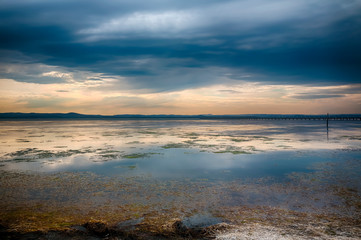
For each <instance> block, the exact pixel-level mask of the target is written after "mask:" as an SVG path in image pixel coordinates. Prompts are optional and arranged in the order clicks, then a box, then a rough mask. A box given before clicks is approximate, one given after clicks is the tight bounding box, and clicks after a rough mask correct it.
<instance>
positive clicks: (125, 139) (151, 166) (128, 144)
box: [0, 120, 361, 229]
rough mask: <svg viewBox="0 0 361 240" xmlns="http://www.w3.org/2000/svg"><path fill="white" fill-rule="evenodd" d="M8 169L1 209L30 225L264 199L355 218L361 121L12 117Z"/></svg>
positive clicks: (222, 211) (1, 148) (1, 141)
mask: <svg viewBox="0 0 361 240" xmlns="http://www.w3.org/2000/svg"><path fill="white" fill-rule="evenodd" d="M0 171H1V178H0V193H1V195H0V196H1V199H0V200H1V203H0V207H1V209H2V210H1V211H2V215H3V217H2V219H0V220H1V221H2V222H6V221H10V220H11V221H13V220H14V219H16V221H15V222H16V224H17V225H16V224H15V223H14V224H15V225H14V226H12V227H19V228H26V227H25V226H27V227H28V228H31V227H33V228H34V229H38V228H39V226H42V227H43V228H46V226H48V225H49V224H50V227H53V228H54V227H55V228H56V227H58V226H59V224H60V222H64V221H65V222H66V223H67V224H69V225H72V224H76V223H81V221H82V219H90V218H97V219H103V220H104V221H113V222H121V221H124V220H129V219H138V220H139V222H142V221H143V222H147V221H148V223H149V222H153V223H154V222H156V221H160V222H162V221H165V219H169V218H171V217H181V218H182V217H183V218H184V217H189V218H190V219H193V218H196V219H198V218H197V217H195V216H196V215H195V214H198V215H199V214H203V215H204V216H213V217H215V218H216V219H224V220H225V221H231V222H234V221H241V220H242V221H244V220H245V219H247V216H235V214H234V212H237V211H238V212H239V211H243V212H247V214H250V211H251V210H252V212H253V213H254V209H258V210H259V209H260V208H267V209H270V208H272V209H280V210H282V211H292V212H302V213H319V214H336V215H338V216H343V217H349V218H353V217H355V214H356V215H357V214H359V213H360V212H361V201H360V193H361V181H360V180H361V122H358V121H344V122H342V121H331V122H330V123H329V128H328V129H327V128H326V122H324V121H309V120H277V121H272V120H263V121H262V120H119V121H2V122H0ZM24 209H26V210H24ZM49 212H52V215H49ZM44 214H48V215H46V216H47V217H44ZM0 215H1V214H0ZM198 215H197V216H198ZM203 215H201V216H203ZM34 216H35V217H34ZM257 216H258V218H259V219H261V218H263V217H262V216H259V215H257ZM357 216H358V215H357ZM156 217H158V218H156ZM252 218H255V216H254V215H252ZM64 219H66V220H64ZM160 219H162V220H160ZM207 219H208V220H209V217H207ZM208 220H207V221H208ZM45 222H48V223H46V224H45ZM49 222H50V223H49ZM47 224H48V225H47ZM51 224H52V225H51ZM62 224H64V223H62ZM159 224H160V223H159ZM10 225H11V224H10ZM65 225H66V224H65ZM65 225H64V226H65ZM29 226H31V227H29Z"/></svg>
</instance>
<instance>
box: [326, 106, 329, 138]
mask: <svg viewBox="0 0 361 240" xmlns="http://www.w3.org/2000/svg"><path fill="white" fill-rule="evenodd" d="M328 117H329V115H328V113H327V118H326V129H327V141H328Z"/></svg>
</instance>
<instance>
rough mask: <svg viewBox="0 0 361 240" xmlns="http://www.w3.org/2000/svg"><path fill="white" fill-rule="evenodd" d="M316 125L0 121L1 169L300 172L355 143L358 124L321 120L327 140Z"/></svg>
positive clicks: (356, 146)
mask: <svg viewBox="0 0 361 240" xmlns="http://www.w3.org/2000/svg"><path fill="white" fill-rule="evenodd" d="M323 124H324V123H323V122H319V121H304V120H303V121H255V120H253V121H245V120H158V121H156V120H148V121H145V120H140V121H44V122H41V123H39V122H31V121H29V122H1V126H0V135H1V136H2V141H1V145H0V146H1V148H0V154H1V168H2V169H5V170H21V171H27V170H30V171H36V172H53V171H93V172H101V173H102V174H109V175H111V174H119V173H121V174H128V175H134V174H151V175H154V176H159V177H165V176H174V177H175V176H188V175H189V176H192V175H193V176H194V175H197V176H198V175H204V176H206V177H209V176H208V175H210V176H212V174H213V173H214V172H215V171H224V173H227V174H228V175H233V176H235V175H237V174H240V175H252V174H255V173H258V172H260V170H261V169H262V174H267V173H268V174H271V175H274V172H275V171H276V170H275V169H277V171H279V172H280V174H281V173H282V174H283V173H284V172H292V171H299V170H300V169H302V170H305V169H306V168H307V166H308V165H307V164H310V161H309V160H308V159H313V161H323V158H324V157H323V156H318V155H319V153H318V152H319V151H320V150H330V151H333V150H335V149H346V150H347V149H360V139H361V137H360V128H361V124H360V123H359V122H332V133H329V127H328V121H327V122H326V130H327V141H325V140H324V138H323V136H324V135H323V134H324V130H323V129H324V125H323ZM300 151H301V152H303V154H299V152H300ZM309 151H313V152H312V154H313V155H314V156H315V157H312V156H311V155H312V154H310V153H309ZM305 153H307V154H305ZM300 156H301V157H300ZM326 159H329V158H327V157H326ZM300 162H302V167H300V165H299V163H300ZM311 162H312V161H311ZM272 164H273V165H272ZM285 164H286V165H287V167H285V166H286V165H285ZM275 166H278V167H275ZM280 169H283V170H282V171H281V170H280ZM202 173H209V174H202ZM227 174H224V175H227Z"/></svg>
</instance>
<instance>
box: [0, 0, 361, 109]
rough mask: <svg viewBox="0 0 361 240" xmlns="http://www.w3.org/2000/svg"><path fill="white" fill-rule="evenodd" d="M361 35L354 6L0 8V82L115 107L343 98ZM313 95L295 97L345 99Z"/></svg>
mask: <svg viewBox="0 0 361 240" xmlns="http://www.w3.org/2000/svg"><path fill="white" fill-rule="evenodd" d="M360 26H361V2H360V1H358V0H348V1H344V0H307V1H286V0H272V1H269V0H242V1H240V0H237V1H235V0H225V1H216V0H195V1H178V0H177V1H176V0H148V1H144V0H132V1H115V0H104V1H95V0H87V1H85V0H80V1H60V0H54V1H45V0H34V1H26V0H13V1H5V2H4V1H3V2H1V3H0V81H2V83H1V84H2V85H4V84H5V82H8V80H13V81H16V82H24V83H29V84H31V83H34V84H45V85H51V84H60V85H59V86H61V85H63V86H69V85H73V86H74V87H76V86H80V85H82V86H86V87H87V88H88V89H91V90H92V91H93V90H94V91H95V90H96V91H101V92H103V93H104V94H105V95H107V94H110V93H111V96H109V97H110V99H113V100H109V99H108V98H104V101H110V102H112V101H113V102H114V101H117V100H115V99H116V98H114V97H119V98H120V99H121V100H119V101H120V102H123V101H124V98H122V95H123V94H124V93H127V94H128V93H129V92H132V94H155V93H157V94H166V93H167V94H168V93H172V92H182V91H188V90H189V91H190V90H191V89H202V88H211V87H212V86H219V85H227V86H234V88H237V87H236V86H238V85H237V84H243V83H245V82H247V83H254V84H258V85H265V86H277V85H279V86H286V85H287V86H300V89H304V87H305V86H314V87H315V88H314V89H315V91H316V90H320V89H319V88H318V87H327V86H330V87H335V86H343V87H340V89H341V90H345V88H352V86H358V84H360V83H361V44H360V42H359V39H361V28H360ZM232 84H233V85H232ZM275 88H276V87H275ZM221 90H222V89H221ZM223 90H224V92H223V93H226V92H225V91H229V92H228V93H229V94H230V95H232V94H233V93H234V92H233V93H232V92H231V91H237V90H234V89H228V90H227V89H223ZM309 90H310V91H311V93H308V92H298V93H297V94H296V93H294V94H295V95H293V96H292V97H291V95H290V98H292V99H294V100H298V101H303V100H310V99H313V100H316V99H330V98H333V99H343V98H345V97H347V96H349V95H348V93H347V92H343V91H341V92H338V93H326V94H325V93H323V92H317V91H316V92H315V91H313V90H311V89H309ZM19 91H20V89H19ZM56 91H57V93H62V92H61V91H71V90H70V89H65V88H64V89H57V90H56ZM63 93H65V92H63ZM105 95H104V96H105ZM352 96H355V95H352ZM105 97H106V96H105ZM127 99H128V102H129V104H128V105H126V106H128V107H129V106H130V105H132V104H131V103H133V102H135V103H137V104H140V103H141V102H142V101H148V100H149V99H148V100H144V99H143V100H141V101H140V100H139V101H138V100H134V98H132V97H131V98H127ZM279 100H282V99H281V98H280V99H279ZM283 100H284V99H283ZM55 102H56V101H55ZM152 104H154V106H159V103H156V102H154V103H152ZM152 104H149V102H147V104H145V105H147V106H148V108H151V107H150V105H152ZM33 105H34V104H33ZM35 105H36V104H35ZM170 105H171V104H170ZM170 105H169V106H170ZM173 105H174V104H173ZM173 105H172V106H173ZM36 106H38V105H36ZM132 106H133V105H132ZM162 106H163V105H162ZM178 107H179V106H178ZM354 108H356V106H354ZM64 111H66V110H64ZM165 111H166V110H165ZM185 112H186V111H185ZM245 113H246V112H245Z"/></svg>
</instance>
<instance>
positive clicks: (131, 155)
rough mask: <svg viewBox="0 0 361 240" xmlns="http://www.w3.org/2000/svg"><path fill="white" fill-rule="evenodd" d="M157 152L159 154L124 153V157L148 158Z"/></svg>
mask: <svg viewBox="0 0 361 240" xmlns="http://www.w3.org/2000/svg"><path fill="white" fill-rule="evenodd" d="M155 154H159V153H131V154H126V155H122V156H121V157H122V158H128V159H132V158H146V157H150V156H152V155H155Z"/></svg>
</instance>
